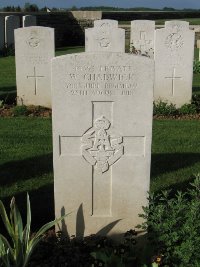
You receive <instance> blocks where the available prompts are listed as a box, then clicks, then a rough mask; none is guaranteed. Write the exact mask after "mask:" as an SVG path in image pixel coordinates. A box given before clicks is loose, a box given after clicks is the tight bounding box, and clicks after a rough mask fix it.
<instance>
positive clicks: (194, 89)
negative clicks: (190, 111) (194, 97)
mask: <svg viewBox="0 0 200 267" xmlns="http://www.w3.org/2000/svg"><path fill="white" fill-rule="evenodd" d="M192 93H193V94H200V87H199V86H198V87H197V86H195V87H192Z"/></svg>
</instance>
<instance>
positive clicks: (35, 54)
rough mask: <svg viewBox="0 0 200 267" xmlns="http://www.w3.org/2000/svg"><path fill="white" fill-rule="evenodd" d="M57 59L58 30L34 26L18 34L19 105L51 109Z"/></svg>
mask: <svg viewBox="0 0 200 267" xmlns="http://www.w3.org/2000/svg"><path fill="white" fill-rule="evenodd" d="M54 56H55V48H54V29H52V28H47V27H39V26H33V27H25V28H21V29H17V30H15V60H16V81H17V101H18V104H24V105H41V106H45V107H51V59H52V58H53V57H54Z"/></svg>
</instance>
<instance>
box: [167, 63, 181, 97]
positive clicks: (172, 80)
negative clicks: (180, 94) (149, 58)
mask: <svg viewBox="0 0 200 267" xmlns="http://www.w3.org/2000/svg"><path fill="white" fill-rule="evenodd" d="M165 79H171V82H172V85H171V86H172V91H171V92H172V95H174V93H175V80H176V79H182V77H176V69H175V68H173V71H172V75H171V76H170V77H165Z"/></svg>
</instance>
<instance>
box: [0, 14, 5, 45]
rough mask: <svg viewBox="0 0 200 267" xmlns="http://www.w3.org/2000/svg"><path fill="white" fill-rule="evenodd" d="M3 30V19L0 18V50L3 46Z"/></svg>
mask: <svg viewBox="0 0 200 267" xmlns="http://www.w3.org/2000/svg"><path fill="white" fill-rule="evenodd" d="M4 29H5V25H4V18H3V17H1V16H0V49H2V48H3V47H4V44H5V37H4Z"/></svg>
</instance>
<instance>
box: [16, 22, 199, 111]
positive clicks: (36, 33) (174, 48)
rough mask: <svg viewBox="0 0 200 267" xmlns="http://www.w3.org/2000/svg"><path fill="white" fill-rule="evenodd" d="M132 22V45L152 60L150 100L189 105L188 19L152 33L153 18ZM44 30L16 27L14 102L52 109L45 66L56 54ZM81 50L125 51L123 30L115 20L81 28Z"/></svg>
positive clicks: (190, 48) (191, 48)
mask: <svg viewBox="0 0 200 267" xmlns="http://www.w3.org/2000/svg"><path fill="white" fill-rule="evenodd" d="M131 26H132V33H131V46H134V49H136V50H140V51H141V54H143V55H149V56H150V57H151V58H153V57H154V59H155V85H154V100H162V101H168V102H170V103H174V104H176V106H177V107H180V106H181V105H183V104H185V103H189V102H190V100H191V95H192V77H193V53H194V32H193V31H192V30H189V23H188V22H183V21H169V22H166V24H165V28H163V29H159V30H156V31H155V23H154V22H152V21H139V20H138V21H132V22H131ZM49 31H51V32H52V31H53V30H52V29H50V28H43V27H31V28H27V29H19V30H17V31H16V66H17V70H16V72H17V88H18V89H17V92H18V93H17V95H18V103H19V104H21V103H23V104H25V105H30V104H33V105H43V106H47V107H51V95H50V67H46V66H47V65H48V66H50V60H51V58H52V57H53V56H54V53H55V52H54V37H53V35H54V34H53V33H52V34H49ZM46 32H47V34H46ZM50 36H51V37H50ZM41 41H42V43H43V44H44V45H41ZM23 44H24V45H23ZM111 44H112V45H111ZM24 46H25V47H26V48H27V47H28V49H29V50H26V49H25V48H24ZM45 47H46V48H45ZM154 50H155V51H154ZM24 51H26V56H24V53H25V52H24ZM85 51H86V52H90V51H92V52H93V51H95V52H99V51H104V52H124V51H125V31H124V30H123V29H120V28H118V22H117V21H111V20H97V21H95V22H94V28H90V29H86V31H85ZM22 59H23V60H22ZM25 61H26V64H25V63H24V62H25ZM42 70H43V71H42ZM24 74H25V76H24V78H23V75H24ZM29 88H30V89H29ZM31 88H32V89H31ZM33 88H34V90H33ZM108 89H109V87H108ZM48 90H49V91H48ZM48 92H49V93H48Z"/></svg>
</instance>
